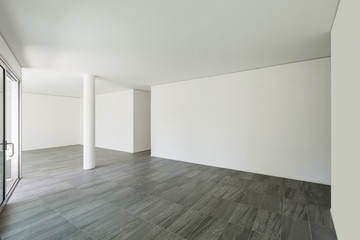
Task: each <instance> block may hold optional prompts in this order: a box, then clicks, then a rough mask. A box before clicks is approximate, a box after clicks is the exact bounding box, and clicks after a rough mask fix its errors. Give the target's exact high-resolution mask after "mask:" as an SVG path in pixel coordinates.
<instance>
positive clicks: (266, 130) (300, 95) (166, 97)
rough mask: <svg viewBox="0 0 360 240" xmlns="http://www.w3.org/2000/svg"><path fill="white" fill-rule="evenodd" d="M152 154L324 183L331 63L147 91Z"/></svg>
mask: <svg viewBox="0 0 360 240" xmlns="http://www.w3.org/2000/svg"><path fill="white" fill-rule="evenodd" d="M151 96H152V97H151V98H152V99H151V150H152V155H153V156H156V157H163V158H169V159H175V160H181V161H187V162H193V163H199V164H205V165H210V166H217V167H224V168H230V169H237V170H243V171H249V172H256V173H262V174H268V175H274V176H280V177H286V178H292V179H299V180H306V181H312V182H318V183H326V184H330V58H323V59H318V60H311V61H304V62H299V63H292V64H286V65H281V66H275V67H269V68H263V69H257V70H251V71H245V72H239V73H233V74H227V75H221V76H215V77H208V78H202V79H196V80H189V81H183V82H177V83H171V84H164V85H159V86H154V87H152V88H151Z"/></svg>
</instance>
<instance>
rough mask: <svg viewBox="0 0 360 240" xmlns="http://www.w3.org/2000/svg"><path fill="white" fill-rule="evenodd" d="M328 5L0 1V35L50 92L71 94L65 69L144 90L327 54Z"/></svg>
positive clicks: (328, 0)
mask: <svg viewBox="0 0 360 240" xmlns="http://www.w3.org/2000/svg"><path fill="white" fill-rule="evenodd" d="M338 2H339V0H196V1H194V0H178V1H174V0H153V1H147V0H142V1H140V0H106V1H105V0H102V1H101V0H51V1H49V0H11V1H10V0H0V32H1V33H2V35H3V36H4V38H5V40H6V41H7V43H8V44H9V45H10V48H11V49H12V51H13V52H14V54H15V55H16V57H17V58H18V60H19V62H20V64H21V65H22V66H23V67H25V68H37V70H34V72H35V73H37V74H38V75H39V74H40V73H39V72H40V69H49V70H52V71H56V72H57V71H61V72H60V73H58V75H59V76H58V77H54V79H57V80H58V81H57V82H56V84H54V86H55V85H56V88H58V89H60V88H62V87H61V86H60V85H61V83H62V82H63V81H65V82H66V84H64V86H63V90H62V91H61V92H59V95H66V94H67V91H68V92H72V91H73V89H72V87H71V86H72V84H71V82H72V81H70V80H71V78H72V77H74V76H75V75H76V74H75V75H74V76H72V77H69V79H67V80H65V77H67V76H68V75H69V73H70V72H76V73H79V72H84V73H93V74H95V75H96V76H99V78H100V79H102V80H104V81H105V80H108V81H109V82H118V83H119V84H121V86H123V87H124V88H139V89H149V87H150V86H151V85H156V84H161V83H166V82H174V81H180V80H187V79H193V78H199V77H205V76H211V75H219V74H224V73H230V72H236V71H243V70H247V69H253V68H259V67H265V66H271V65H277V64H282V63H288V62H295V61H300V60H306V59H313V58H319V57H325V56H330V29H331V25H332V23H333V20H334V17H335V12H336V8H337V5H338ZM30 72H31V71H29V72H28V73H29V74H30ZM63 72H66V73H67V74H64V73H63ZM48 73H49V72H47V73H45V74H44V77H43V80H38V81H39V82H38V83H37V84H32V85H31V83H29V84H30V85H31V86H32V87H33V88H41V87H42V85H41V84H44V82H46V81H50V79H46V77H45V76H47V75H48ZM53 73H54V72H53ZM30 76H31V74H30ZM62 77H64V78H62ZM28 79H33V78H31V77H29V78H28ZM63 79H64V80H63ZM26 80H27V78H24V86H25V84H26V83H25V81H26ZM28 81H29V82H31V81H37V80H28ZM54 81H55V80H54ZM39 83H41V84H39ZM50 85H51V84H50ZM50 85H49V86H50ZM65 85H66V86H67V87H66V86H65ZM29 88H30V87H29ZM50 88H51V89H55V88H54V87H50ZM51 91H52V90H50V92H51ZM61 93H63V94H61ZM64 93H65V94H64ZM71 94H75V92H74V93H71ZM75 95H76V94H75Z"/></svg>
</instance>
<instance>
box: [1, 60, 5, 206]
mask: <svg viewBox="0 0 360 240" xmlns="http://www.w3.org/2000/svg"><path fill="white" fill-rule="evenodd" d="M4 84H5V69H4V68H3V67H2V66H1V65H0V144H1V145H0V181H1V184H0V186H1V187H0V188H1V189H0V197H1V199H0V202H1V204H2V203H3V201H4V200H5V161H4V159H5V156H4V155H5V150H4V149H5V148H4V145H5V132H4V128H5V126H4V109H5V108H4V102H5V101H4V97H5V95H4Z"/></svg>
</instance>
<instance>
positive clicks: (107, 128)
mask: <svg viewBox="0 0 360 240" xmlns="http://www.w3.org/2000/svg"><path fill="white" fill-rule="evenodd" d="M133 99H134V91H133V90H127V91H121V92H115V93H107V94H101V95H97V96H96V146H97V147H101V148H107V149H113V150H118V151H124V152H133V150H134V130H133V128H134V111H133V108H134V101H133Z"/></svg>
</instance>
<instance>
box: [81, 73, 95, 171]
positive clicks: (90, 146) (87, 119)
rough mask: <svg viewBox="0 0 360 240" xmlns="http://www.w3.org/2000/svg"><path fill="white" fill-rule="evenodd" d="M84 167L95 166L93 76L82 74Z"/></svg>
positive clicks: (91, 167)
mask: <svg viewBox="0 0 360 240" xmlns="http://www.w3.org/2000/svg"><path fill="white" fill-rule="evenodd" d="M83 144H84V166H83V167H84V169H93V168H95V77H94V75H91V74H84V76H83Z"/></svg>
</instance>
